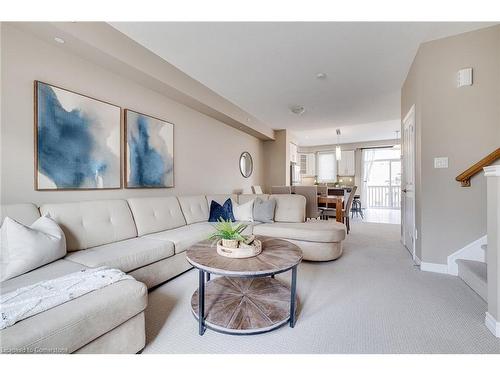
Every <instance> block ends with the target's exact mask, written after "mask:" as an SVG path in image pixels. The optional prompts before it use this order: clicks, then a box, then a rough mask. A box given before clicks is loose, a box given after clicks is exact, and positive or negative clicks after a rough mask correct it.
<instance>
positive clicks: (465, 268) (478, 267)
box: [457, 259, 488, 301]
mask: <svg viewBox="0 0 500 375" xmlns="http://www.w3.org/2000/svg"><path fill="white" fill-rule="evenodd" d="M457 264H458V277H460V278H461V279H462V280H463V281H464V282H465V283H466V284H467V285H468V286H469V287H470V288H471V289H472V290H473V291H475V292H476V293H477V294H479V296H480V297H481V298H482V299H484V300H485V301H487V300H488V278H487V274H486V263H485V262H478V261H475V260H466V259H458V260H457Z"/></svg>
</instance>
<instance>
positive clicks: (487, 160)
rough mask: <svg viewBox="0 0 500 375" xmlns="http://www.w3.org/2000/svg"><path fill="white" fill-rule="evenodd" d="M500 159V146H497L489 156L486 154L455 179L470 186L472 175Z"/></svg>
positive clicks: (465, 185)
mask: <svg viewBox="0 0 500 375" xmlns="http://www.w3.org/2000/svg"><path fill="white" fill-rule="evenodd" d="M498 159H500V147H499V148H497V149H496V150H495V151H493V152H492V153H490V154H489V155H488V156H485V157H484V158H482V159H481V160H479V161H478V162H477V163H476V164H474V165H473V166H471V167H470V168H469V169H467V170H465V171H463V172H462V173H460V174H459V175H458V176H457V177H456V178H455V180H457V181H458V182H460V183H461V185H462V186H463V187H468V186H470V179H471V177H472V176H474V175H475V174H476V173H479V172H481V171H482V170H483V168H484V167H486V166H488V165H490V164H493V163H494V162H495V161H497V160H498Z"/></svg>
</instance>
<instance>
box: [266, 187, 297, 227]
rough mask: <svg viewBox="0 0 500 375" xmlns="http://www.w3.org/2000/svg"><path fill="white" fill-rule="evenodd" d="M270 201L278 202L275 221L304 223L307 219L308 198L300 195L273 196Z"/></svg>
mask: <svg viewBox="0 0 500 375" xmlns="http://www.w3.org/2000/svg"><path fill="white" fill-rule="evenodd" d="M269 199H275V200H276V210H275V212H274V221H277V222H285V223H302V222H304V221H305V219H306V198H305V197H304V196H303V195H298V194H273V195H271V196H270V197H269Z"/></svg>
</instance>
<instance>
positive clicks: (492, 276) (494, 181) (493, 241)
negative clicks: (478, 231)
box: [484, 165, 500, 337]
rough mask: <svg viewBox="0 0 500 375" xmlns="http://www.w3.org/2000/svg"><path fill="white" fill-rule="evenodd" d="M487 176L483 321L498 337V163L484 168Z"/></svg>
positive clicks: (499, 172) (499, 301)
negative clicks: (486, 306)
mask: <svg viewBox="0 0 500 375" xmlns="http://www.w3.org/2000/svg"><path fill="white" fill-rule="evenodd" d="M484 174H485V176H487V180H488V183H487V185H488V187H487V211H488V213H487V214H488V218H487V220H488V228H487V232H488V250H487V254H486V261H487V263H488V266H487V271H488V311H487V312H486V319H485V323H486V326H487V327H488V329H489V330H490V331H491V332H492V333H493V334H494V335H495V336H496V337H500V235H499V233H500V165H492V166H489V167H486V168H484Z"/></svg>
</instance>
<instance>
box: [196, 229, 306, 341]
mask: <svg viewBox="0 0 500 375" xmlns="http://www.w3.org/2000/svg"><path fill="white" fill-rule="evenodd" d="M256 238H257V239H259V240H261V241H262V252H261V253H260V254H259V255H257V256H255V257H252V258H246V259H232V258H227V257H223V256H221V255H219V254H217V249H216V247H215V245H214V246H211V245H212V241H202V242H199V243H197V244H196V245H194V246H192V247H191V248H190V249H189V250H187V251H186V257H187V260H188V262H189V263H191V264H192V265H193V266H194V267H195V268H197V269H198V271H199V272H198V275H199V280H198V285H199V286H198V289H197V290H196V291H195V292H194V294H193V296H192V297H191V308H192V312H193V314H194V316H195V318H196V319H197V320H198V326H199V334H200V335H203V334H204V333H205V330H206V328H210V329H212V330H214V331H217V332H221V333H229V334H234V335H249V334H257V333H263V332H268V331H271V330H273V329H276V328H278V327H281V326H283V325H285V324H286V323H290V327H292V328H293V327H294V325H295V312H296V306H297V296H296V288H297V266H298V265H299V263H300V262H301V260H302V251H301V250H300V248H299V247H298V246H296V245H294V244H292V243H291V242H288V241H285V240H280V239H276V238H270V237H262V236H256ZM290 270H291V271H292V278H291V287H288V286H287V285H284V284H282V283H281V282H279V281H278V280H276V279H274V275H276V274H279V273H283V272H287V271H290ZM211 274H214V275H220V276H222V277H217V278H214V279H212V280H210V275H211ZM205 277H206V281H205ZM200 317H201V319H200Z"/></svg>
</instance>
